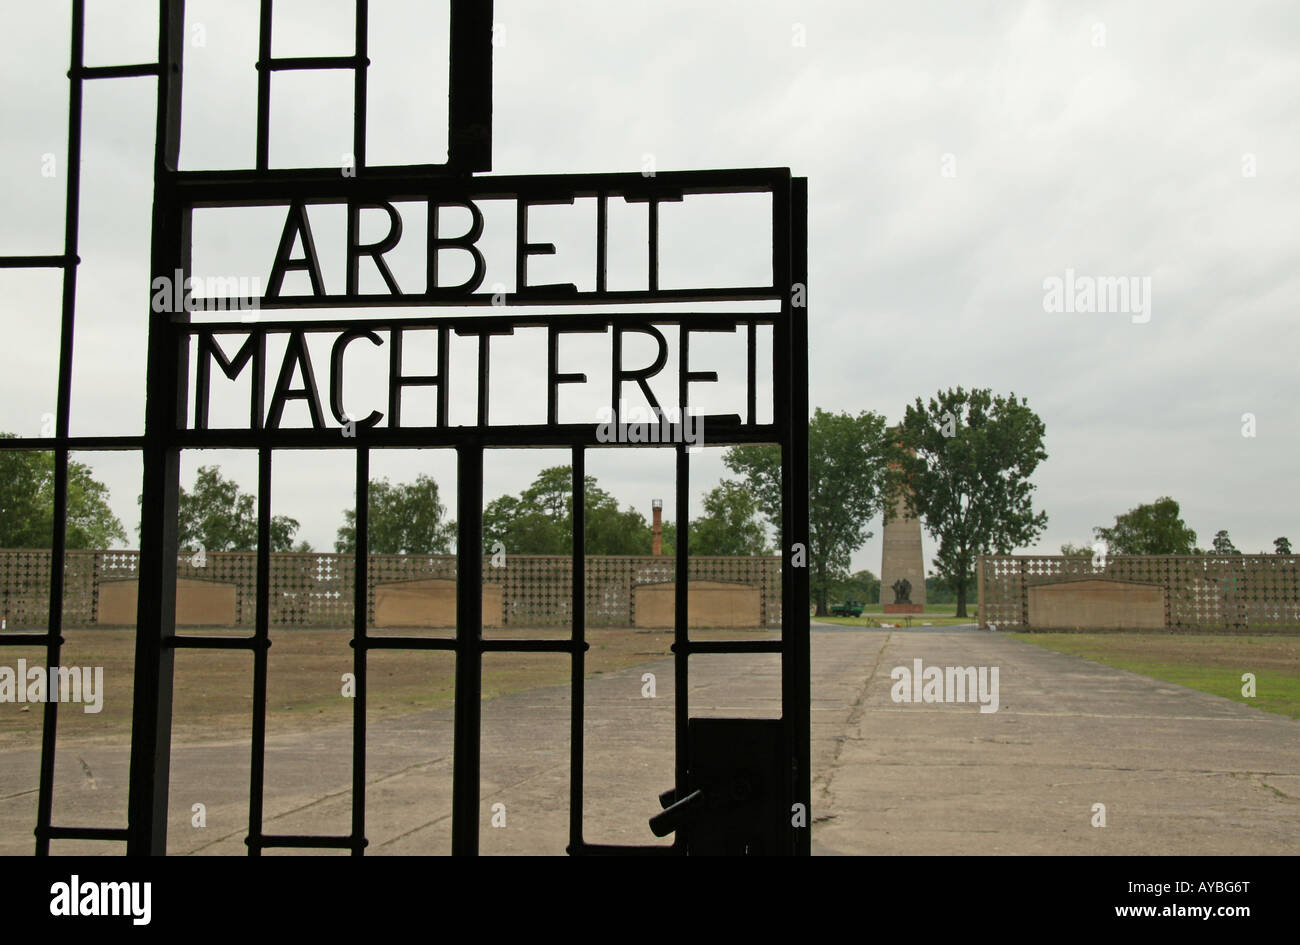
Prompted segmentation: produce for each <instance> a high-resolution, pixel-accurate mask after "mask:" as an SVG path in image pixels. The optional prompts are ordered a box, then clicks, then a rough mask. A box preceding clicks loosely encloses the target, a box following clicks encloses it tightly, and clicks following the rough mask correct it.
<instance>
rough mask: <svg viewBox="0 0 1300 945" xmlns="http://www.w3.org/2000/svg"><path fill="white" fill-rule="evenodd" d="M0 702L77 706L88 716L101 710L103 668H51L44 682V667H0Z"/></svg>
mask: <svg viewBox="0 0 1300 945" xmlns="http://www.w3.org/2000/svg"><path fill="white" fill-rule="evenodd" d="M0 702H33V703H36V702H81V703H84V705H83V706H82V711H83V712H86V713H89V714H91V715H94V714H97V713H98V712H100V711H101V710H102V709H103V708H104V667H102V666H95V667H90V666H55V667H54V668H53V669H52V670H50V672H49V675H48V678H47V676H46V672H45V667H44V666H32V667H28V665H27V660H21V659H20V660H19V661H18V668H17V669H16V670H15V669H14V668H13V667H12V666H0Z"/></svg>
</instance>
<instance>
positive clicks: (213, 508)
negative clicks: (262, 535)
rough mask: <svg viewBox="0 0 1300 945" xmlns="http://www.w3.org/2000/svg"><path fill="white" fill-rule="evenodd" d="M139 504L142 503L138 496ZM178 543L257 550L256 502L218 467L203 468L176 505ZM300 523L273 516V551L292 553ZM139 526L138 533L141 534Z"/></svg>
mask: <svg viewBox="0 0 1300 945" xmlns="http://www.w3.org/2000/svg"><path fill="white" fill-rule="evenodd" d="M136 501H137V502H138V501H140V498H139V497H137V498H136ZM176 527H177V541H178V543H179V545H180V547H181V548H202V549H204V550H205V551H256V550H257V500H256V499H255V498H254V496H253V495H252V494H250V493H247V492H244V491H243V490H241V489H240V488H239V484H238V483H237V482H235V481H234V480H233V479H227V478H225V477H224V476H222V475H221V468H220V467H218V466H200V467H199V471H198V474H197V475H196V476H195V477H194V489H193V490H192V491H190V492H186V491H185V489H184V488H182V489H181V490H180V495H179V496H178V498H177V503H176ZM297 531H298V520H297V519H294V518H290V517H289V516H288V515H273V516H271V522H270V532H271V550H272V551H289V550H290V549H291V548H293V536H294V535H295V534H296V533H297ZM139 532H140V529H139V527H137V528H136V533H137V534H139Z"/></svg>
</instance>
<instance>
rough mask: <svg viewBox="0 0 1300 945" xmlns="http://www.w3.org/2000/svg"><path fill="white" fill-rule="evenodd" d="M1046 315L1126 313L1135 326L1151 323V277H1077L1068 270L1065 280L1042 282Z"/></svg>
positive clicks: (1071, 270) (1053, 278)
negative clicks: (1049, 313) (1059, 313)
mask: <svg viewBox="0 0 1300 945" xmlns="http://www.w3.org/2000/svg"><path fill="white" fill-rule="evenodd" d="M1043 311H1045V312H1101V313H1107V312H1123V313H1131V314H1132V315H1133V318H1132V322H1133V324H1135V325H1145V324H1146V323H1147V322H1149V321H1151V277H1150V276H1076V275H1075V274H1074V270H1073V269H1066V270H1065V278H1064V279H1062V278H1061V277H1060V276H1048V277H1047V278H1046V279H1044V280H1043Z"/></svg>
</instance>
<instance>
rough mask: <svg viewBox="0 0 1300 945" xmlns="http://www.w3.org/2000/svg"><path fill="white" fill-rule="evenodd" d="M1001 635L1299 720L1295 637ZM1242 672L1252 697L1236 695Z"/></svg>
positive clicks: (1299, 641)
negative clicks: (1249, 678)
mask: <svg viewBox="0 0 1300 945" xmlns="http://www.w3.org/2000/svg"><path fill="white" fill-rule="evenodd" d="M1007 636H1011V637H1014V638H1015V639H1017V640H1024V641H1025V642H1027V643H1034V644H1036V645H1038V646H1043V647H1047V648H1048V649H1050V650H1056V651H1058V652H1061V653H1069V654H1071V655H1074V656H1082V657H1083V658H1084V659H1090V660H1093V661H1094V662H1097V663H1104V664H1106V665H1107V666H1114V667H1115V668H1116V669H1125V670H1128V671H1130V672H1134V673H1141V674H1142V675H1143V676H1150V677H1152V678H1153V679H1160V680H1163V681H1164V682H1171V683H1177V684H1178V685H1180V686H1187V687H1188V688H1190V689H1196V690H1199V691H1201V692H1208V693H1210V694H1211V695H1215V696H1223V697H1224V698H1225V699H1231V700H1232V701H1234V702H1243V703H1245V704H1247V705H1252V706H1254V707H1255V708H1257V709H1263V710H1264V711H1265V712H1276V713H1277V714H1279V715H1286V716H1290V717H1291V718H1293V719H1300V637H1294V636H1249V637H1248V636H1235V635H1228V634H1204V635H1201V634H1196V635H1192V634H1182V633H1151V632H1149V631H1148V632H1145V633H1126V632H1123V631H1120V632H1112V633H1011V634H1007ZM1244 673H1253V674H1254V675H1255V696H1254V698H1250V697H1247V696H1243V695H1242V691H1241V690H1242V686H1243V683H1242V680H1241V677H1242V675H1243V674H1244Z"/></svg>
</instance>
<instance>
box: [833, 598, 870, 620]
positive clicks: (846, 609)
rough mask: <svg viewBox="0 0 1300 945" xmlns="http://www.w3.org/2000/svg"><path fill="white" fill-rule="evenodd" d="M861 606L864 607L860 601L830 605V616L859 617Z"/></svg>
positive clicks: (847, 601)
mask: <svg viewBox="0 0 1300 945" xmlns="http://www.w3.org/2000/svg"><path fill="white" fill-rule="evenodd" d="M863 606H864V605H863V603H862V601H857V600H846V601H845V602H844V603H842V604H831V616H832V617H861V616H862V608H863Z"/></svg>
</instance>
